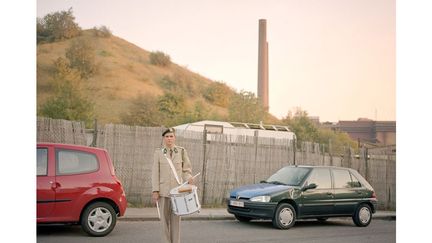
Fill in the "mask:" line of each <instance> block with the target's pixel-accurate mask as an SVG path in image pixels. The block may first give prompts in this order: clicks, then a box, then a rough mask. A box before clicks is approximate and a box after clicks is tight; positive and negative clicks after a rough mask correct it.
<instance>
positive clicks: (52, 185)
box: [49, 181, 60, 190]
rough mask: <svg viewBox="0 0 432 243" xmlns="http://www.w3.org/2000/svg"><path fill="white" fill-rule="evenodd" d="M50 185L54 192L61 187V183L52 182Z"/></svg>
mask: <svg viewBox="0 0 432 243" xmlns="http://www.w3.org/2000/svg"><path fill="white" fill-rule="evenodd" d="M49 183H50V184H51V189H53V190H55V189H57V188H58V187H60V183H58V182H53V181H50V182H49Z"/></svg>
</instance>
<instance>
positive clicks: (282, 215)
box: [273, 203, 296, 229]
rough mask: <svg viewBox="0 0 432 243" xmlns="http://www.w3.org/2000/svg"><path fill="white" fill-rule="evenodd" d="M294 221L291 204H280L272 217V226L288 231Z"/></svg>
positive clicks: (294, 214) (294, 213)
mask: <svg viewBox="0 0 432 243" xmlns="http://www.w3.org/2000/svg"><path fill="white" fill-rule="evenodd" d="M295 221H296V211H295V209H294V207H293V206H291V204H288V203H281V204H279V205H278V207H277V208H276V212H275V215H274V217H273V226H274V227H276V228H278V229H289V228H291V227H292V226H293V225H294V224H295Z"/></svg>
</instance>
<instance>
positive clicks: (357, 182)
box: [350, 173, 362, 187]
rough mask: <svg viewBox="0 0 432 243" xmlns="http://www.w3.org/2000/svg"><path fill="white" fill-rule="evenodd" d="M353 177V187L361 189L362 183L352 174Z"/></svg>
mask: <svg viewBox="0 0 432 243" xmlns="http://www.w3.org/2000/svg"><path fill="white" fill-rule="evenodd" d="M350 175H351V187H361V186H362V185H361V183H360V181H359V180H358V179H357V177H355V175H353V174H352V173H350Z"/></svg>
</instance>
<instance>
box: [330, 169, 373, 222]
mask: <svg viewBox="0 0 432 243" xmlns="http://www.w3.org/2000/svg"><path fill="white" fill-rule="evenodd" d="M332 173H333V178H334V193H335V214H340V215H349V214H352V213H354V211H355V209H356V207H357V204H358V202H359V201H361V198H363V197H364V196H365V195H364V191H363V190H362V188H361V185H360V182H359V181H358V180H357V179H356V178H355V177H354V176H352V175H351V173H350V172H349V170H347V169H339V168H334V169H332Z"/></svg>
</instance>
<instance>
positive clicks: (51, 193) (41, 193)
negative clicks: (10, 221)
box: [36, 146, 55, 221]
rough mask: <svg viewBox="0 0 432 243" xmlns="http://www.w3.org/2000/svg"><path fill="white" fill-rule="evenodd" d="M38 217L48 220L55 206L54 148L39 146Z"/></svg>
mask: <svg viewBox="0 0 432 243" xmlns="http://www.w3.org/2000/svg"><path fill="white" fill-rule="evenodd" d="M36 151H37V152H36V153H37V155H36V161H37V162H36V163H37V165H36V184H37V186H36V195H37V196H36V198H37V199H36V218H37V220H38V221H44V220H47V219H48V218H49V217H50V216H51V214H52V212H53V210H54V207H55V189H54V188H53V186H54V183H55V174H54V168H53V154H52V148H49V147H48V146H46V147H37V149H36Z"/></svg>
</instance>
